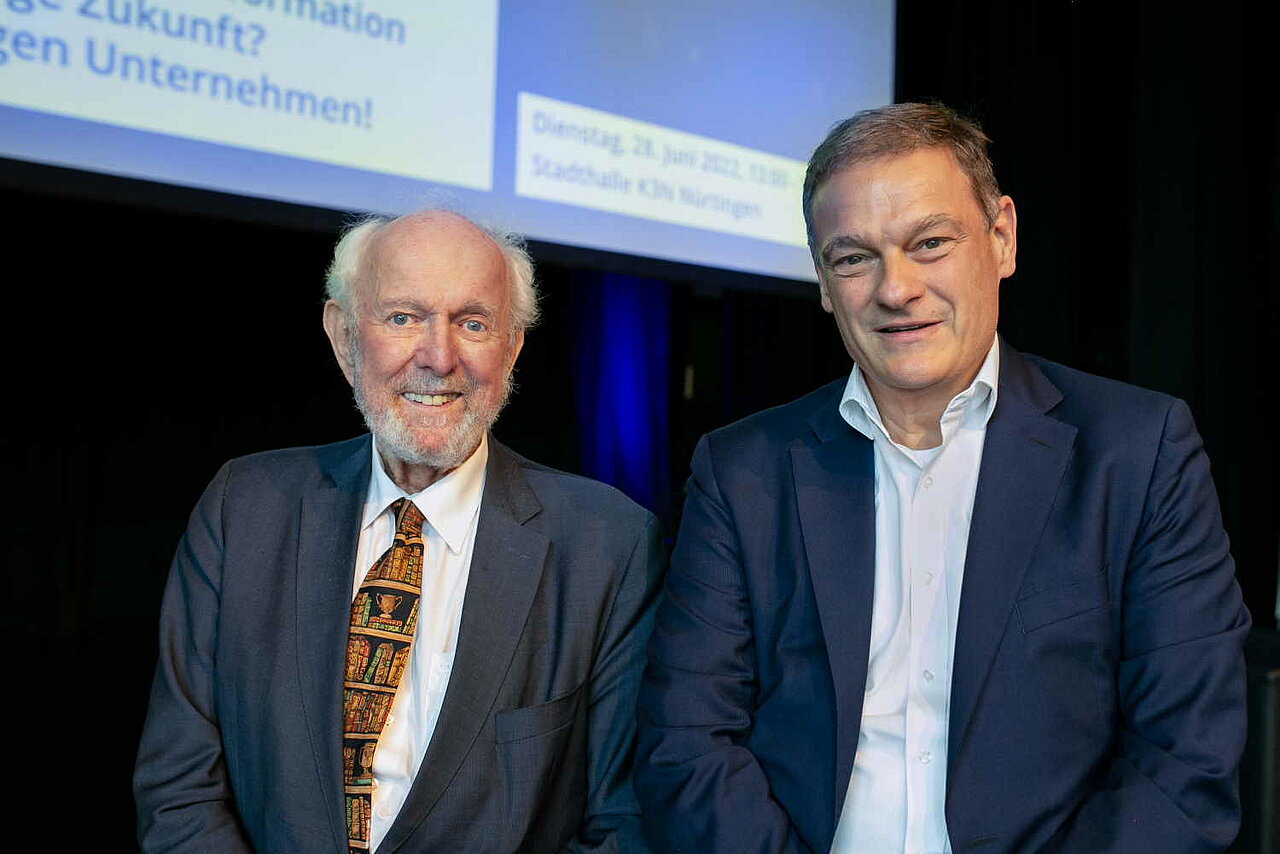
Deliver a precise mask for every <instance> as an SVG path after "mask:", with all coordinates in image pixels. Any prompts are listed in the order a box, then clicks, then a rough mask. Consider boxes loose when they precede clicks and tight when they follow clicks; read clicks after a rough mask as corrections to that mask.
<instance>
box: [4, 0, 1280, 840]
mask: <svg viewBox="0 0 1280 854" xmlns="http://www.w3.org/2000/svg"><path fill="white" fill-rule="evenodd" d="M1172 10H1173V7H1171V6H1168V5H1167V4H1164V3H1160V4H1157V3H1154V2H1134V3H1131V4H1128V5H1127V6H1124V5H1122V4H1114V5H1110V4H1109V5H1107V6H1106V7H1105V8H1104V7H1103V6H1101V5H1099V4H1095V3H1083V2H1082V3H1068V2H1062V0H1055V1H1054V2H1042V3H997V4H994V5H991V6H983V7H982V8H980V9H979V8H977V7H976V5H975V6H974V7H973V8H967V7H965V6H963V5H961V4H948V5H946V6H942V5H935V4H932V3H925V2H920V0H900V2H899V4H898V34H897V57H898V59H897V91H896V96H897V100H919V99H938V100H942V101H943V102H945V103H948V104H949V105H951V106H954V107H956V108H958V109H961V110H962V111H964V112H967V113H969V114H970V115H972V116H974V117H975V118H977V119H978V120H979V121H981V122H982V124H983V125H984V126H985V128H986V129H987V131H988V133H989V134H990V136H991V137H992V138H993V140H994V141H995V143H994V146H993V148H992V155H993V159H994V160H995V163H996V174H997V176H998V177H999V178H1000V181H1001V185H1002V189H1003V190H1004V191H1005V192H1007V193H1009V194H1010V195H1012V196H1013V197H1014V199H1015V200H1016V202H1017V204H1018V213H1019V221H1020V226H1021V227H1020V230H1019V237H1020V241H1019V243H1020V245H1019V250H1020V251H1019V257H1018V272H1017V274H1016V275H1015V276H1014V277H1013V278H1012V279H1011V280H1009V281H1008V282H1006V283H1005V285H1004V293H1003V296H1002V312H1003V316H1002V318H1001V330H1002V334H1003V335H1004V336H1005V337H1006V338H1007V339H1008V340H1009V341H1010V342H1011V343H1013V344H1014V345H1015V346H1017V347H1019V348H1022V349H1026V350H1029V351H1031V352H1035V353H1038V354H1040V355H1043V356H1046V357H1049V358H1052V359H1055V360H1058V361H1062V362H1066V363H1068V364H1071V365H1073V366H1076V367H1079V368H1083V369H1085V370H1088V371H1092V372H1095V373H1099V374H1103V375H1105V376H1110V377H1114V378H1117V379H1121V380H1126V381H1129V382H1134V383H1137V384H1139V385H1144V386H1148V387H1151V388H1155V389H1159V390H1161V391H1166V392H1169V393H1172V394H1175V395H1177V396H1179V397H1182V398H1184V399H1185V400H1187V401H1188V402H1189V404H1190V405H1191V408H1192V411H1193V412H1194V413H1195V415H1196V418H1197V422H1198V424H1199V427H1200V430H1201V432H1202V434H1203V435H1204V438H1205V442H1206V445H1207V447H1208V451H1209V454H1210V457H1211V458H1212V460H1213V470H1214V476H1215V479H1216V482H1217V485H1218V490H1219V493H1220V495H1221V499H1222V507H1223V516H1224V520H1225V524H1226V527H1227V529H1228V532H1229V533H1230V535H1231V539H1232V547H1233V553H1234V555H1235V557H1236V561H1237V565H1238V572H1239V579H1240V583H1241V586H1242V587H1243V589H1244V592H1245V597H1246V601H1247V602H1248V604H1249V607H1250V609H1251V610H1252V612H1253V614H1254V618H1255V623H1256V624H1258V626H1259V627H1261V629H1262V631H1260V632H1259V633H1257V634H1256V635H1255V638H1254V639H1253V640H1252V641H1251V646H1250V654H1251V664H1252V665H1253V666H1254V668H1255V672H1256V671H1258V670H1259V669H1260V668H1262V667H1263V666H1264V665H1267V664H1268V662H1269V666H1270V667H1277V666H1280V662H1277V661H1276V660H1275V658H1274V655H1275V647H1276V646H1278V644H1275V643H1274V637H1275V635H1274V633H1273V632H1272V630H1273V629H1274V620H1273V617H1272V614H1273V610H1274V603H1275V595H1276V574H1277V535H1276V530H1277V529H1276V524H1275V523H1276V518H1275V516H1276V503H1275V494H1276V485H1275V484H1276V483H1277V474H1278V472H1277V466H1276V455H1275V451H1274V449H1273V442H1272V441H1271V436H1270V433H1271V427H1272V424H1273V423H1274V422H1269V421H1268V420H1266V419H1265V415H1264V411H1263V409H1264V405H1265V403H1266V401H1268V400H1274V398H1275V396H1276V391H1277V389H1276V383H1277V380H1276V371H1275V365H1274V363H1273V359H1272V357H1271V352H1272V350H1271V347H1272V344H1271V343H1270V342H1272V341H1273V339H1274V336H1275V335H1276V319H1277V310H1276V309H1277V303H1276V301H1277V284H1280V279H1278V277H1277V272H1278V271H1277V261H1276V258H1277V255H1278V253H1280V216H1278V214H1280V166H1278V162H1280V158H1278V157H1277V152H1278V151H1280V147H1278V146H1280V113H1278V112H1277V110H1276V108H1275V105H1274V102H1273V100H1272V99H1271V98H1270V96H1271V94H1272V89H1273V88H1274V81H1275V72H1274V69H1273V68H1272V63H1271V55H1272V53H1273V51H1274V48H1272V47H1271V44H1270V41H1271V36H1270V34H1269V33H1268V32H1267V31H1266V30H1265V28H1263V27H1261V26H1259V25H1258V22H1257V21H1255V20H1254V19H1253V18H1252V17H1251V16H1250V15H1249V14H1248V13H1247V11H1246V9H1245V8H1244V6H1243V4H1236V3H1219V4H1214V5H1213V6H1212V7H1211V8H1204V9H1201V10H1200V11H1199V12H1198V13H1197V14H1196V16H1194V17H1191V16H1179V15H1178V14H1176V13H1174V12H1173V11H1172ZM838 118H841V116H832V121H833V122H834V121H835V120H836V119H838ZM743 120H744V121H768V120H769V117H767V116H744V117H743ZM817 142H818V140H816V139H815V140H814V143H815V144H816V143H817ZM0 200H3V208H4V210H5V223H6V225H5V228H4V230H3V232H2V233H3V234H4V236H5V240H4V245H5V247H6V251H5V253H4V260H3V265H4V269H5V275H4V277H3V280H4V282H5V289H4V294H5V298H6V300H7V304H8V310H7V311H6V312H5V318H6V320H7V322H6V324H5V326H6V327H7V329H6V332H7V334H6V335H5V336H4V339H5V345H4V346H5V350H4V355H5V356H6V357H7V358H6V359H5V364H7V365H8V371H7V374H8V377H7V378H8V382H7V383H6V385H7V386H8V387H9V388H10V390H11V394H10V397H9V400H10V404H9V406H8V407H7V411H8V413H9V414H8V415H7V416H5V417H4V420H3V423H4V431H3V437H2V438H3V442H4V444H5V448H4V453H3V458H4V459H5V460H6V461H7V466H6V470H5V474H6V475H7V477H6V481H7V485H8V490H7V500H8V502H9V503H10V508H9V512H7V513H5V514H3V522H0V525H3V528H2V529H0V543H2V544H3V545H2V546H0V549H3V551H2V554H3V556H4V565H5V567H6V572H5V573H4V585H5V586H4V588H3V590H2V591H0V602H2V603H3V627H4V630H5V634H6V638H7V639H8V640H9V642H10V648H11V649H13V650H14V651H15V652H16V653H18V654H17V655H15V656H13V657H12V658H11V659H10V660H11V662H12V663H13V664H14V665H15V666H14V668H13V669H12V670H11V673H12V674H14V675H11V677H10V679H9V686H8V689H7V690H6V696H7V698H8V699H7V700H6V703H5V706H6V715H7V716H8V717H10V720H9V721H8V722H9V723H10V728H9V730H8V731H9V732H10V733H11V736H13V739H12V740H13V742H14V743H13V744H11V746H10V755H11V763H12V764H11V766H10V767H11V768H19V767H21V768H22V769H24V770H23V773H26V772H27V769H31V768H34V769H35V770H36V774H35V777H34V780H33V782H35V783H36V784H37V785H36V786H35V787H33V788H32V789H31V790H29V791H28V794H27V795H25V796H24V798H23V801H24V802H27V803H32V804H34V811H35V815H33V816H30V817H31V819H32V821H34V824H30V825H27V824H25V823H23V824H19V825H17V827H23V828H29V829H23V830H20V831H19V836H21V837H23V838H24V841H28V840H29V841H33V842H34V841H36V839H59V840H62V841H63V843H64V845H63V847H65V848H67V850H74V849H75V848H76V843H77V842H79V843H82V844H83V845H84V846H89V845H93V846H95V847H101V846H102V845H103V844H104V843H105V844H106V845H107V846H109V847H115V846H116V845H118V844H121V843H124V844H126V845H127V844H128V840H129V839H130V838H131V837H132V832H133V831H132V827H133V814H132V802H131V798H130V794H129V775H130V771H131V763H132V757H133V752H134V749H135V746H136V743H137V735H138V731H139V727H140V726H141V721H142V716H143V713H144V710H145V708H144V707H145V696H146V692H147V685H148V683H149V680H150V674H151V668H152V666H153V664H154V660H155V637H154V636H155V620H156V612H157V607H158V603H159V597H160V591H161V587H162V585H163V581H164V576H165V573H166V571H167V567H168V562H169V559H170V557H171V555H172V551H173V547H174V545H175V544H176V542H177V539H178V537H179V536H180V534H181V531H182V528H183V526H184V524H185V520H186V515H187V513H188V512H189V510H190V508H191V506H192V505H193V503H194V501H195V499H196V497H197V496H198V495H199V492H200V490H201V489H202V488H203V487H204V485H205V484H206V483H207V482H208V480H209V478H211V477H212V475H213V473H214V472H215V471H216V469H217V467H218V465H219V464H220V463H221V462H223V461H224V460H225V459H227V458H228V457H231V456H235V455H238V454H243V453H248V452H252V451H257V450H263V449H266V448H272V447H281V446H286V445H299V444H312V443H319V442H328V441H332V440H336V439H342V438H346V437H348V436H351V435H354V434H356V433H358V432H360V431H361V430H362V427H361V425H360V422H359V419H358V416H357V415H356V413H355V411H354V409H353V408H352V406H351V404H350V398H349V392H348V390H347V388H346V385H345V383H344V382H343V380H342V377H341V375H340V373H339V372H338V370H337V369H336V367H335V366H334V364H333V361H332V358H331V356H330V354H329V350H328V344H327V341H326V340H325V338H324V335H323V333H322V331H321V328H320V305H321V287H322V284H321V283H322V276H323V271H324V268H325V265H326V263H327V261H328V257H329V252H330V250H331V247H332V243H333V240H334V237H335V232H336V229H337V227H338V226H339V225H340V223H341V222H342V220H343V215H342V214H341V213H339V212H334V211H324V210H317V209H309V208H300V207H296V206H291V205H284V204H279V203H270V202H259V201H246V200H243V199H235V198H232V197H225V196H219V195H216V194H210V193H204V192H197V191H192V190H181V189H177V188H166V187H159V186H156V185H149V184H145V183H142V182H136V181H125V180H121V179H114V178H107V177H103V176H93V175H87V174H84V173H79V172H73V171H69V170H61V169H53V168H48V167H37V166H33V165H29V164H22V163H16V162H13V161H4V162H0ZM534 249H535V257H536V258H537V259H538V260H539V262H540V264H539V278H540V281H541V283H542V287H543V293H544V303H543V311H544V321H543V322H542V324H541V325H540V326H539V327H538V328H537V329H535V330H533V331H532V332H531V333H530V335H529V337H528V341H527V344H526V347H525V350H524V354H523V355H522V357H521V362H520V366H519V368H518V374H517V381H518V385H519V391H518V393H517V395H516V397H515V398H514V400H513V402H512V404H511V405H510V407H509V408H508V410H507V411H506V412H505V413H504V415H503V418H502V421H501V422H500V424H499V427H498V429H497V431H496V432H497V434H498V436H499V438H500V439H502V440H503V441H505V442H507V443H508V444H509V445H511V446H513V447H514V448H515V449H517V450H518V451H521V452H522V453H525V454H527V455H528V456H531V457H533V458H535V459H537V460H539V461H541V462H545V463H548V464H551V465H555V466H558V467H560V468H565V469H569V470H575V471H584V470H587V471H589V470H590V468H591V467H590V466H589V465H586V464H585V463H584V456H583V447H584V440H586V439H588V438H589V437H586V436H584V435H583V429H582V427H581V426H580V424H579V421H578V419H577V418H575V412H576V411H577V410H576V407H577V404H578V401H577V400H575V390H574V389H575V385H574V383H573V382H572V381H571V380H572V378H573V372H574V370H575V368H574V366H575V365H581V364H583V363H584V356H585V358H586V359H587V360H589V359H590V358H591V353H592V351H591V349H590V348H594V347H600V346H607V342H601V341H599V340H598V338H597V337H593V336H591V335H586V334H584V332H583V330H584V320H587V319H586V318H584V315H583V313H582V311H583V310H584V309H583V307H584V306H592V305H596V304H598V303H599V301H600V300H601V299H602V298H603V299H608V298H609V295H610V293H611V290H610V288H612V287H614V284H612V282H613V279H612V278H611V277H610V276H609V275H608V274H609V273H611V272H616V271H622V272H625V273H631V274H638V275H641V276H644V277H645V279H644V280H643V282H642V286H643V287H644V288H649V289H652V290H651V293H652V294H653V295H654V297H655V299H657V300H658V303H657V304H659V305H661V306H664V307H665V311H666V313H667V316H666V325H667V328H668V330H669V334H670V345H669V348H668V352H667V363H666V364H665V365H663V366H662V370H665V371H666V372H667V374H668V379H669V383H668V393H667V401H666V402H667V406H668V411H667V418H666V423H665V426H662V428H661V432H662V434H663V435H661V436H659V437H658V438H657V441H658V444H659V446H660V448H661V453H660V454H659V455H658V456H657V457H656V459H659V460H661V461H663V463H664V465H663V466H662V468H663V469H664V470H663V471H661V472H659V473H658V475H657V476H656V482H659V483H660V484H662V488H661V489H660V490H659V492H658V493H656V494H654V495H652V496H647V497H646V501H647V503H649V504H650V505H651V506H652V507H653V509H654V510H655V511H656V512H658V513H659V515H661V516H663V517H664V518H665V519H666V520H667V521H668V523H670V524H671V525H673V524H674V522H675V521H676V517H677V514H678V507H679V501H680V489H681V485H682V483H683V480H684V477H685V474H686V464H687V461H688V459H689V454H690V452H691V450H692V446H693V443H694V442H695V441H696V439H697V437H698V436H699V435H700V434H701V433H703V432H705V431H706V430H708V429H712V428H714V427H717V426H719V425H722V424H724V423H727V422H728V421H730V420H733V419H735V418H737V417H740V416H742V415H745V414H747V413H749V412H752V411H755V410H757V409H760V408H763V407H765V406H770V405H774V404H778V403H782V402H785V401H787V400H789V399H792V398H794V397H796V396H798V395H799V394H801V393H803V392H805V391H808V390H809V389H811V388H813V387H816V386H817V385H819V384H821V383H823V382H825V381H827V380H830V379H833V378H835V377H837V376H840V375H842V374H845V373H847V371H848V359H847V356H845V354H844V351H843V348H842V346H841V345H840V342H839V339H838V337H837V335H836V332H835V328H834V325H833V324H832V323H831V322H830V320H829V319H827V318H826V317H825V316H824V315H823V314H822V313H821V310H820V308H819V307H818V304H817V300H816V299H815V294H814V293H813V289H812V288H806V287H802V286H797V285H795V284H794V283H787V282H781V281H776V280H768V279H762V278H757V277H747V276H735V275H732V274H726V273H724V272H722V271H707V270H701V269H698V268H692V267H683V266H678V265H659V264H653V263H645V262H639V261H636V260H634V259H627V258H621V257H617V256H608V255H603V254H597V253H590V252H582V251H566V250H564V249H561V248H558V247H552V246H540V245H535V247H534ZM635 284H636V283H635V281H634V280H631V281H630V285H631V286H632V287H634V286H635ZM588 322H589V321H588ZM687 380H692V382H691V383H689V382H687ZM689 391H692V394H691V395H689V394H687V392H689ZM1268 408H1269V407H1268ZM1268 650H1270V652H1268ZM1250 750H1251V755H1250V757H1249V758H1248V760H1247V764H1246V768H1245V771H1244V777H1245V797H1246V811H1247V813H1246V827H1245V830H1244V832H1243V835H1242V839H1241V842H1240V844H1239V850H1258V848H1257V846H1258V845H1259V842H1258V836H1257V834H1258V832H1259V831H1258V826H1259V825H1258V822H1259V819H1260V817H1261V816H1262V815H1263V811H1264V810H1266V809H1268V807H1266V806H1264V805H1263V804H1261V803H1260V802H1259V801H1258V796H1257V779H1256V775H1257V773H1258V767H1259V765H1258V763H1260V762H1261V760H1262V759H1264V758H1268V759H1270V760H1271V761H1274V757H1262V756H1260V755H1259V753H1258V750H1259V748H1258V745H1257V744H1256V743H1253V744H1251V748H1250ZM85 799H87V803H88V804H89V805H90V809H89V810H87V811H86V810H84V809H83V808H82V803H85V802H86V801H85ZM1270 809H1274V806H1272V807H1270Z"/></svg>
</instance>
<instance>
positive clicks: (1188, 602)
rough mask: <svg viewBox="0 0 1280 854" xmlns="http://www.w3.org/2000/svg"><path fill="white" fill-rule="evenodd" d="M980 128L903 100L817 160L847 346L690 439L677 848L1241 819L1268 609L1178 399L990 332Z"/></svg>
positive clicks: (671, 674) (1167, 843)
mask: <svg viewBox="0 0 1280 854" xmlns="http://www.w3.org/2000/svg"><path fill="white" fill-rule="evenodd" d="M986 143H987V139H986V137H985V136H984V135H983V134H982V132H981V130H979V129H978V128H977V127H976V126H975V125H974V124H972V123H971V122H969V121H967V120H965V119H963V118H961V117H960V116H958V115H956V114H955V113H953V112H952V111H950V110H948V109H946V108H944V107H940V106H926V105H919V104H899V105H894V106H889V107H884V108H881V109H877V110H870V111H866V112H863V113H859V114H858V115H856V116H854V117H853V118H851V119H849V120H847V121H845V122H842V123H840V124H839V125H837V126H836V127H835V128H834V129H833V130H832V132H831V134H830V135H829V136H828V137H827V139H826V140H825V141H824V142H823V143H822V144H821V145H820V146H819V147H818V149H817V150H816V151H815V153H814V155H813V158H812V160H811V161H810V164H809V169H808V173H807V176H806V179H805V187H804V213H805V217H806V222H807V225H808V229H809V239H810V248H811V250H812V254H813V258H814V263H815V266H816V268H817V273H818V282H819V289H820V293H821V298H822V306H823V308H824V309H825V310H826V311H828V312H830V313H831V314H833V315H834V317H835V321H836V326H837V327H838V329H839V332H840V335H841V337H842V338H843V340H844V343H845V346H846V348H847V349H848V351H849V354H850V355H851V356H852V357H853V361H854V363H855V366H854V368H853V370H852V371H851V373H850V375H849V377H848V379H847V381H846V380H840V381H838V382H835V383H832V384H830V385H828V386H826V387H824V388H820V389H818V390H817V391H815V392H813V393H812V394H809V395H808V396H806V397H804V398H801V399H800V400H797V401H795V402H793V403H790V404H787V405H785V406H781V407H778V408H776V409H772V410H768V411H766V412H762V413H758V414H756V415H754V416H752V417H750V418H747V419H745V420H743V421H740V422H738V423H736V424H733V425H731V426H729V427H726V428H724V429H721V430H718V431H715V432H713V433H711V434H709V435H708V436H706V437H704V438H703V440H702V441H701V442H700V443H699V445H698V448H697V450H696V451H695V452H694V457H693V463H692V469H693V472H692V477H691V479H690V481H689V487H688V500H687V503H686V506H685V512H684V516H683V520H682V523H681V528H680V534H679V538H678V541H677V544H676V550H675V553H674V555H673V558H672V565H671V570H670V573H669V575H668V580H667V584H666V596H665V598H664V601H663V604H662V605H661V606H660V608H659V612H658V617H657V621H656V625H655V629H654V635H653V639H652V641H651V646H650V655H649V662H648V665H647V669H646V671H645V677H644V680H643V683H642V687H641V692H640V702H639V720H640V742H639V748H638V759H637V771H636V787H637V792H638V794H639V796H640V800H641V805H642V808H643V814H644V821H645V827H646V832H647V834H648V835H649V838H650V841H651V842H652V843H653V844H654V845H655V847H657V848H659V849H660V850H664V851H689V852H699V854H703V852H717V851H724V852H735V854H739V853H740V852H765V851H768V852H780V851H789V852H799V851H829V850H830V851H841V852H881V851H884V852H889V851H893V852H898V851H910V852H921V851H923V852H942V851H957V852H959V851H969V850H976V851H983V852H986V851H992V852H995V851H1039V850H1050V851H1073V852H1091V853H1092V852H1108V851H1132V852H1144V854H1146V852H1162V854H1164V852H1182V851H1186V852H1191V851H1219V850H1221V849H1223V848H1225V847H1226V846H1227V845H1228V844H1229V843H1230V842H1231V840H1232V838H1233V837H1234V835H1235V832H1236V829H1237V824H1238V812H1239V810H1238V800H1237V790H1236V768H1237V764H1238V762H1239V758H1240V753H1241V750H1242V747H1243V742H1244V736H1245V712H1244V663H1243V659H1242V654H1241V644H1242V641H1243V638H1244V635H1245V632H1246V631H1247V628H1248V624H1249V617H1248V614H1247V612H1246V611H1245V609H1244V606H1243V604H1242V601H1241V597H1240V593H1239V589H1238V587H1237V585H1236V582H1235V578H1234V567H1233V564H1232V560H1231V557H1230V555H1229V554H1228V551H1227V538H1226V535H1225V533H1224V532H1223V530H1222V525H1221V521H1220V517H1219V512H1218V502H1217V498H1216V496H1215V493H1214V488H1213V484H1212V481H1211V479H1210V476H1209V465H1208V460H1207V459H1206V457H1205V454H1204V450H1203V448H1202V444H1201V440H1200V438H1199V436H1198V435H1197V433H1196V430H1195V427H1194V426H1193V424H1192V420H1191V416H1190V413H1189V412H1188V410H1187V407H1186V406H1185V405H1184V404H1183V403H1182V402H1180V401H1178V400H1175V399H1172V398H1169V397H1167V396H1164V395H1161V394H1157V393H1154V392H1149V391H1144V390H1142V389H1138V388H1134V387H1132V386H1127V385H1123V384H1121V383H1117V382H1113V381H1109V380H1105V379H1101V378H1098V377H1093V376H1089V375H1086V374H1082V373H1079V372H1077V371H1073V370H1071V369H1069V368H1065V367H1062V366H1060V365H1056V364H1053V363H1051V362H1047V361H1043V360H1040V359H1037V358H1035V357H1031V356H1027V355H1023V354H1021V353H1018V352H1017V351H1015V350H1013V349H1012V348H1011V347H1009V346H1008V345H1007V344H1006V343H1004V342H1003V341H1002V340H1001V339H1000V338H999V337H998V336H997V334H996V319H997V313H998V294H999V286H1000V282H1001V280H1003V279H1004V278H1006V277H1008V276H1009V275H1010V274H1012V273H1013V271H1014V263H1015V257H1016V249H1017V230H1016V227H1017V220H1016V213H1015V209H1014V205H1013V201H1012V200H1011V199H1010V198H1009V197H1008V196H1003V195H1001V194H1000V192H999V190H998V189H997V186H996V181H995V177H994V175H993V173H992V170H991V164H990V161H989V160H988V158H987V155H986ZM1100 239H1101V238H1100Z"/></svg>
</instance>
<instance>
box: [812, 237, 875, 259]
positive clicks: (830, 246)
mask: <svg viewBox="0 0 1280 854" xmlns="http://www.w3.org/2000/svg"><path fill="white" fill-rule="evenodd" d="M870 248H871V247H870V241H868V240H867V239H866V238H864V237H863V236H862V235H860V234H857V233H856V232H855V233H852V234H837V235H836V236H835V237H833V238H831V239H830V240H828V241H827V242H826V243H824V244H823V245H822V252H821V253H819V254H821V256H822V260H823V261H824V262H830V261H831V256H832V255H834V254H835V253H836V252H837V251H839V250H841V249H870Z"/></svg>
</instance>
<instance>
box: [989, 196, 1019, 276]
mask: <svg viewBox="0 0 1280 854" xmlns="http://www.w3.org/2000/svg"><path fill="white" fill-rule="evenodd" d="M996 205H997V213H996V218H995V221H994V222H993V223H992V224H991V236H992V238H993V239H994V240H995V242H996V253H997V255H996V257H997V259H998V262H999V270H1000V278H1002V279H1007V278H1009V277H1010V276H1012V275H1013V271H1014V270H1015V269H1016V268H1017V266H1018V264H1017V259H1018V211H1017V209H1016V208H1014V206H1013V199H1011V198H1009V197H1008V196H1001V197H1000V201H999V202H997V203H996Z"/></svg>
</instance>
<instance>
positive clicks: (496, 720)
mask: <svg viewBox="0 0 1280 854" xmlns="http://www.w3.org/2000/svg"><path fill="white" fill-rule="evenodd" d="M581 693H582V686H581V685H579V686H578V687H577V688H574V689H573V690H572V691H570V692H569V693H568V694H565V695H564V696H563V697H559V698H557V699H555V700H550V701H548V702H546V703H541V704H539V705H537V706H525V707H524V708H521V709H508V710H507V711H505V712H498V713H497V714H496V715H494V717H493V733H494V740H495V741H497V742H498V743H499V744H503V743H507V742H512V741H523V740H524V739H526V738H535V737H537V736H539V735H543V734H545V733H548V732H553V731H555V730H557V729H560V728H561V727H565V726H568V725H569V724H571V723H573V718H574V716H575V715H576V714H577V711H578V695H579V694H581Z"/></svg>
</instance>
